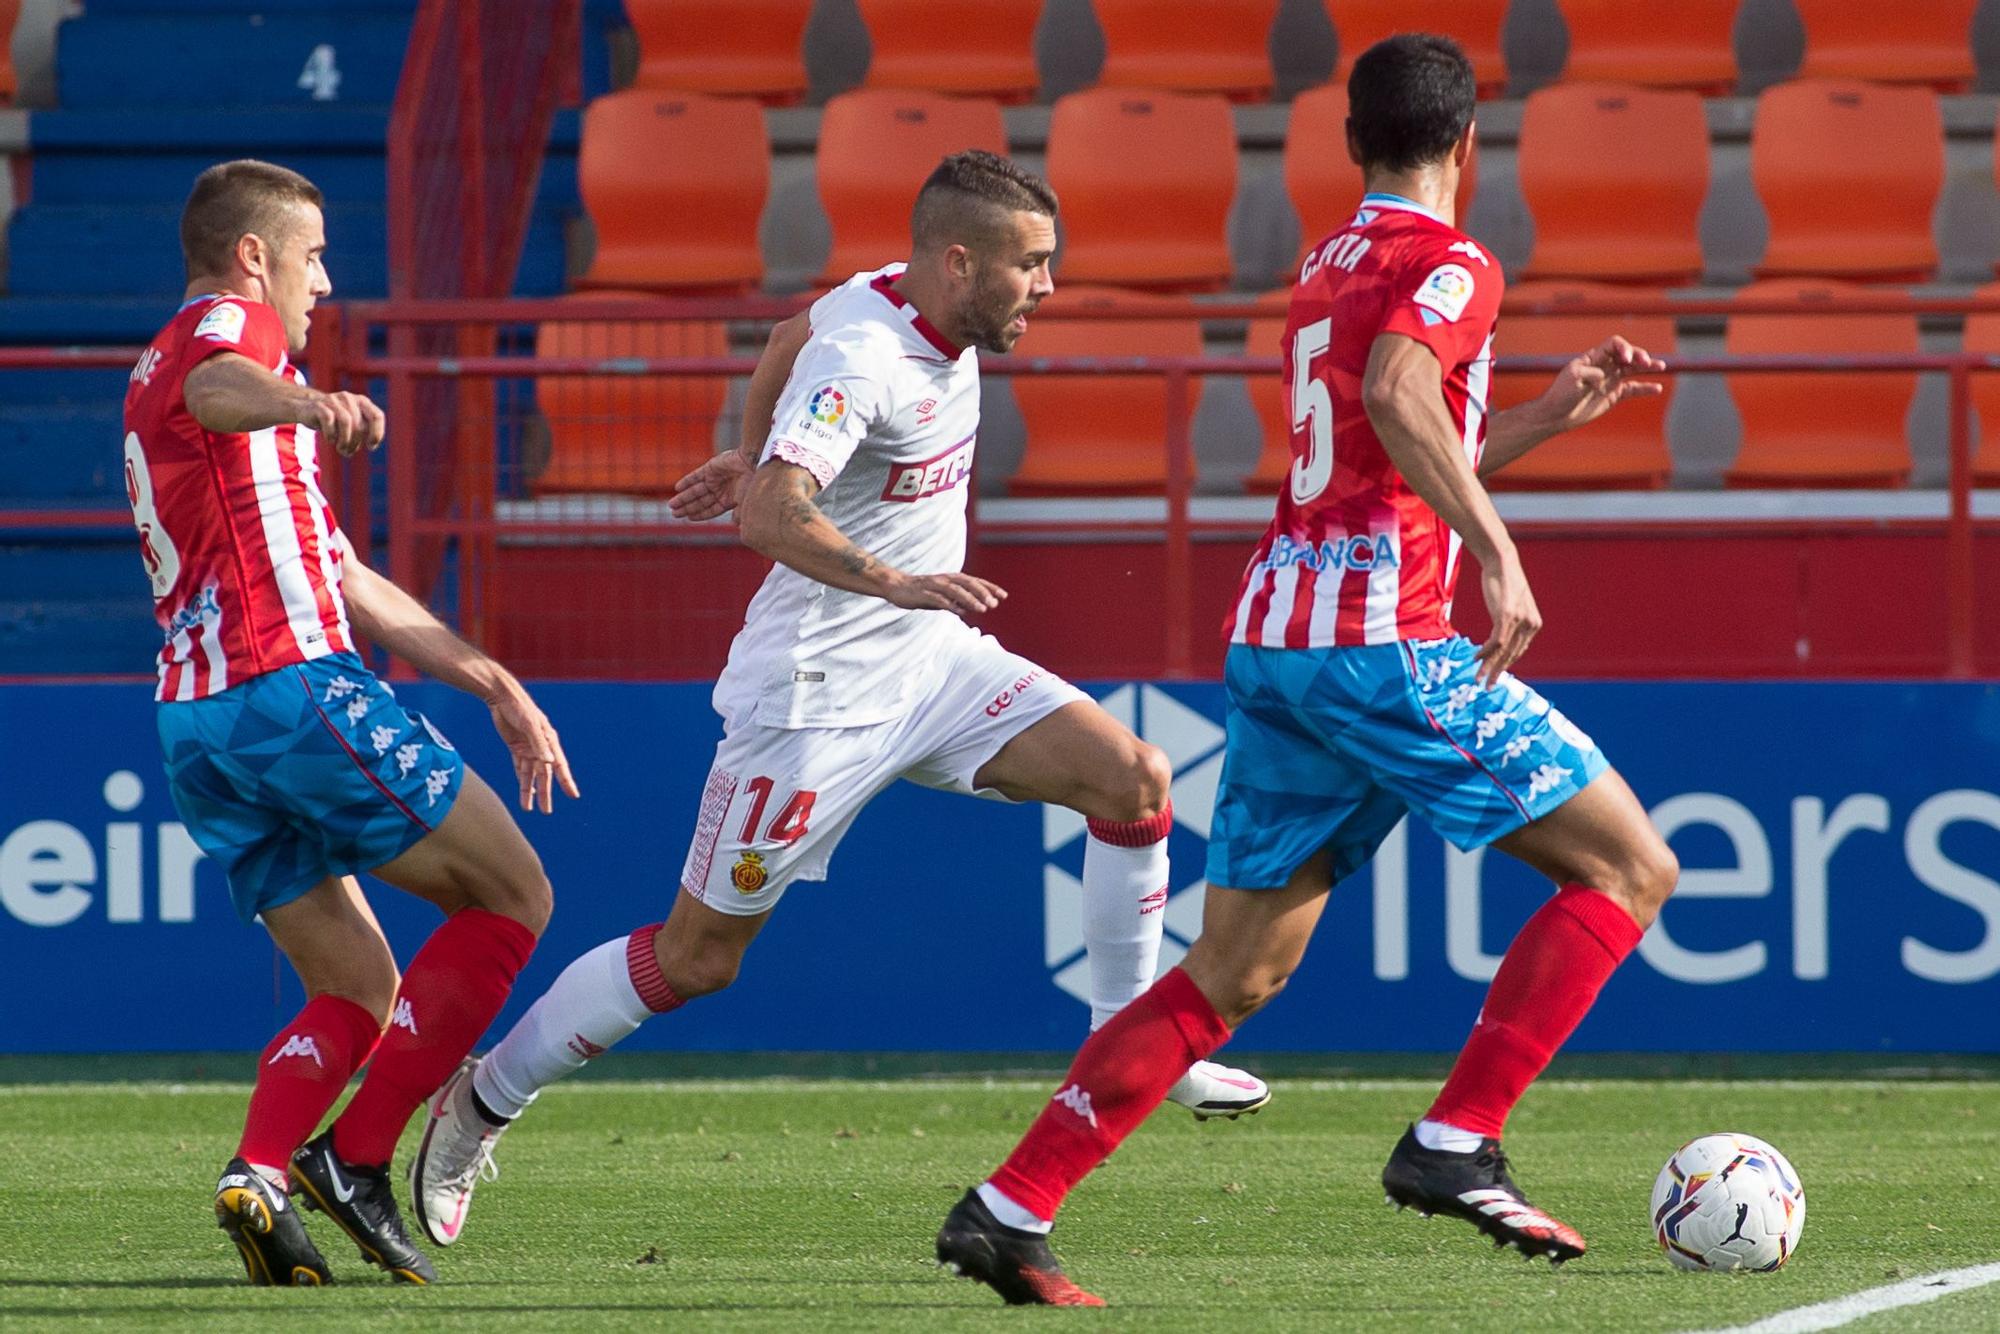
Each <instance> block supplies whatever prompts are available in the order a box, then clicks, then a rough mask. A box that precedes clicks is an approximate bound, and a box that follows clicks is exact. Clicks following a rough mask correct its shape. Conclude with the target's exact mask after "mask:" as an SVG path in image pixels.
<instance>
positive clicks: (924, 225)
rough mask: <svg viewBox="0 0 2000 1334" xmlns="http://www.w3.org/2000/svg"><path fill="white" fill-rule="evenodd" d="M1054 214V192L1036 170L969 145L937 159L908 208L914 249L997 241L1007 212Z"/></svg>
mask: <svg viewBox="0 0 2000 1334" xmlns="http://www.w3.org/2000/svg"><path fill="white" fill-rule="evenodd" d="M1014 212H1027V213H1045V214H1047V215H1048V216H1049V217H1051V218H1053V217H1055V215H1056V192H1055V191H1054V190H1052V189H1050V188H1049V183H1048V182H1047V181H1045V180H1043V179H1042V178H1041V177H1039V176H1037V175H1035V173H1034V172H1032V171H1029V170H1028V169H1027V168H1025V167H1023V166H1021V165H1019V164H1018V163H1016V162H1014V161H1013V160H1012V159H1010V158H1004V157H1001V156H1000V155H999V154H998V153H988V152H986V151H985V150H984V149H978V148H969V149H967V150H966V151H965V152H963V153H953V154H952V155H951V156H950V157H948V158H946V159H945V160H944V161H942V162H940V163H938V165H937V170H936V171H933V172H932V173H931V174H930V176H929V177H928V178H927V179H926V180H925V181H924V184H923V188H922V189H921V190H919V191H917V203H916V207H915V208H913V209H912V210H911V211H910V244H911V248H912V250H932V249H938V248H941V247H943V246H948V245H963V244H979V243H982V242H991V241H995V240H998V239H999V238H1000V236H1001V234H1002V229H1003V227H1004V226H1005V223H1006V218H1007V215H1008V214H1010V213H1014Z"/></svg>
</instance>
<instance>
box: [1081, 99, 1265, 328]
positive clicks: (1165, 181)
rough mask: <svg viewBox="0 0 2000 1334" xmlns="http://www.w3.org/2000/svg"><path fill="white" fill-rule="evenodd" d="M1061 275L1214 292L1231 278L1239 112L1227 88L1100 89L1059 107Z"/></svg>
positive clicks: (1133, 285)
mask: <svg viewBox="0 0 2000 1334" xmlns="http://www.w3.org/2000/svg"><path fill="white" fill-rule="evenodd" d="M1048 175H1049V184H1051V185H1053V186H1054V187H1055V190H1056V194H1057V195H1058V196H1060V197H1061V199H1062V226H1063V246H1062V255H1061V259H1060V273H1059V277H1060V279H1061V281H1063V282H1070V283H1114V284H1117V285H1119V286H1128V287H1148V288H1158V289H1162V290H1178V291H1202V290H1213V289H1216V288H1219V287H1221V286H1223V284H1224V283H1226V282H1227V281H1228V280H1229V235H1228V224H1229V207H1230V204H1231V202H1232V201H1233V200H1234V199H1235V197H1236V122H1235V119H1234V117H1233V116H1232V115H1231V113H1230V110H1229V103H1228V102H1226V101H1224V100H1223V99H1222V98H1220V97H1214V96H1192V95H1187V94H1181V93H1145V92H1138V91H1135V90H1132V89H1126V88H1093V89H1091V90H1089V91H1087V92H1081V93H1071V94H1070V95H1069V96H1067V97H1064V98H1061V99H1059V100H1058V101H1057V102H1056V104H1055V108H1054V110H1053V112H1052V113H1051V114H1050V117H1049V149H1048Z"/></svg>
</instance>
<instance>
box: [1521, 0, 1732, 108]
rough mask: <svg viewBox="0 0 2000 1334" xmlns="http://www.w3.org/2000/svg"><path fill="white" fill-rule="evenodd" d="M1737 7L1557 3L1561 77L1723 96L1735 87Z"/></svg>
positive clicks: (1725, 1) (1615, 0) (1701, 2)
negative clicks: (1565, 29) (1564, 60)
mask: <svg viewBox="0 0 2000 1334" xmlns="http://www.w3.org/2000/svg"><path fill="white" fill-rule="evenodd" d="M1737 5H1738V0H1673V3H1672V4H1665V5H1649V6H1646V7H1645V8H1639V7H1637V6H1635V5H1633V4H1631V3H1630V0H1560V7H1561V9H1562V16H1563V21H1564V22H1565V23H1566V24H1567V25H1568V26H1569V63H1568V64H1566V65H1565V66H1564V67H1563V78H1565V79H1568V80H1572V81H1575V82H1578V83H1636V84H1640V85H1643V86H1645V87H1648V88H1691V89H1694V90H1695V91H1697V92H1701V93H1709V94H1716V93H1725V92H1727V91H1729V89H1730V88H1732V87H1734V86H1735V83H1736V51H1735V47H1734V45H1733V43H1732V40H1731V37H1732V33H1733V31H1734V27H1735V23H1736V10H1737Z"/></svg>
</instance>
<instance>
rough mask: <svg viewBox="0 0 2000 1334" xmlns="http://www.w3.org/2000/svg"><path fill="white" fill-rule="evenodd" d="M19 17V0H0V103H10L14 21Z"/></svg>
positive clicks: (12, 81) (13, 81)
mask: <svg viewBox="0 0 2000 1334" xmlns="http://www.w3.org/2000/svg"><path fill="white" fill-rule="evenodd" d="M20 17H21V0H0V105H5V104H8V103H11V102H12V101H13V100H14V94H15V92H17V91H18V85H17V84H16V82H15V79H14V21H15V20H16V19H18V18H20Z"/></svg>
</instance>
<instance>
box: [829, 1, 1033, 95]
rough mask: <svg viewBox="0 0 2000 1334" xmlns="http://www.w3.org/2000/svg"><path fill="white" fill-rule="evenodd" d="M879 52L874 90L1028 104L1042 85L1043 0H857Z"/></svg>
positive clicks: (871, 76)
mask: <svg viewBox="0 0 2000 1334" xmlns="http://www.w3.org/2000/svg"><path fill="white" fill-rule="evenodd" d="M859 3H860V5H861V17H862V20H863V21H864V22H866V23H867V25H868V40H869V41H870V43H871V44H872V45H873V47H874V55H873V57H872V58H871V59H870V60H869V62H868V82H867V86H868V87H870V88H923V89H929V90H930V91H932V92H939V93H960V94H970V95H976V96H980V97H997V98H999V99H1000V100H1001V101H1003V102H1026V101H1029V100H1030V99H1032V98H1033V97H1034V95H1035V90H1036V89H1037V88H1039V87H1040V86H1041V75H1040V74H1039V73H1037V71H1036V69H1035V23H1036V20H1037V19H1038V18H1039V17H1040V15H1041V10H1042V5H1041V0H953V3H951V4H949V5H940V4H938V3H937V0H859Z"/></svg>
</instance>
